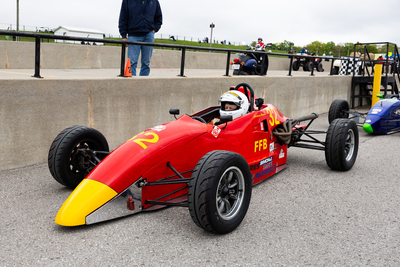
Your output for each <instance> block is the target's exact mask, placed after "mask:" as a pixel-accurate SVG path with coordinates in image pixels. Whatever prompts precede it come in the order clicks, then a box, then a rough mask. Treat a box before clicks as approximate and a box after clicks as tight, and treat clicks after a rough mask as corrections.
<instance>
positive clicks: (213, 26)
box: [210, 22, 215, 47]
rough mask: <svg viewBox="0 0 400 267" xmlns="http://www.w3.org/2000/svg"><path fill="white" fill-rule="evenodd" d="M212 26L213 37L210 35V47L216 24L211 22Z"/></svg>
mask: <svg viewBox="0 0 400 267" xmlns="http://www.w3.org/2000/svg"><path fill="white" fill-rule="evenodd" d="M210 28H211V37H210V47H211V43H212V32H213V29H214V28H215V24H214V23H212V22H211V24H210Z"/></svg>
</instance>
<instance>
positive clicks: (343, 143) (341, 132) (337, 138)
mask: <svg viewBox="0 0 400 267" xmlns="http://www.w3.org/2000/svg"><path fill="white" fill-rule="evenodd" d="M357 153H358V128H357V124H356V123H355V122H354V121H353V120H349V119H336V120H334V121H332V123H331V124H330V125H329V128H328V132H327V134H326V139H325V159H326V163H327V164H328V166H329V167H330V168H331V169H332V170H337V171H348V170H350V169H351V168H352V167H353V165H354V163H355V162H356V158H357Z"/></svg>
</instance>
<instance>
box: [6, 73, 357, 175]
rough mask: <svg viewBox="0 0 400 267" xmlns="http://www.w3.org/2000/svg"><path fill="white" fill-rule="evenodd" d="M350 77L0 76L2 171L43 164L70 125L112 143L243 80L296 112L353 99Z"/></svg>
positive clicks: (213, 100)
mask: <svg viewBox="0 0 400 267" xmlns="http://www.w3.org/2000/svg"><path fill="white" fill-rule="evenodd" d="M350 81H351V77H346V76H341V77H338V76H326V77H318V78H317V77H290V78H288V77H268V76H266V77H258V76H255V77H254V76H252V77H248V76H247V77H220V78H219V77H217V78H214V77H210V78H206V77H205V78H168V79H161V78H142V79H141V78H138V79H134V80H132V79H119V78H114V79H101V80H100V79H99V80H46V79H34V78H32V79H29V80H2V81H1V86H0V95H1V97H0V118H1V120H0V129H1V130H0V150H1V153H0V170H4V169H11V168H17V167H22V166H26V165H31V164H37V163H43V162H46V161H47V154H48V150H49V147H50V144H51V142H52V141H53V140H54V138H55V137H56V136H57V134H58V133H59V132H61V131H62V130H63V129H64V128H66V127H69V126H72V125H86V126H90V127H94V128H96V129H98V130H99V131H101V132H102V133H103V134H104V135H105V137H106V138H107V140H108V142H109V145H110V149H115V148H116V147H117V146H118V145H120V144H121V143H122V142H124V141H126V140H128V139H129V138H131V137H132V136H134V135H135V134H137V133H139V132H141V131H143V130H145V129H148V128H150V127H153V126H155V125H159V124H162V123H165V122H168V121H171V120H173V119H174V117H173V116H172V115H170V114H169V113H168V111H169V109H170V108H179V109H180V111H181V114H185V113H192V112H195V111H198V110H201V109H203V108H205V107H207V106H211V105H217V104H218V102H217V101H218V98H219V96H220V95H221V94H222V93H223V92H225V91H227V90H228V88H229V87H230V86H232V85H236V84H238V83H241V82H246V83H249V84H250V85H251V86H252V87H253V88H254V89H255V94H256V96H258V97H263V98H264V99H265V102H266V103H273V104H274V105H275V106H276V107H278V108H279V110H280V111H281V112H282V113H283V114H285V115H286V116H289V117H297V116H302V115H306V114H310V113H312V112H316V113H322V112H326V111H327V110H328V109H329V106H330V104H331V102H332V101H333V100H334V99H338V98H340V99H349V92H350Z"/></svg>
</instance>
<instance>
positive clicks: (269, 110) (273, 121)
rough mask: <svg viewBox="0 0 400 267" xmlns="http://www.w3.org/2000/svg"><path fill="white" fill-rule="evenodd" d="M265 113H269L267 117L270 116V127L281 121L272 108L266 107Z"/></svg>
mask: <svg viewBox="0 0 400 267" xmlns="http://www.w3.org/2000/svg"><path fill="white" fill-rule="evenodd" d="M266 111H267V114H269V117H270V118H271V120H269V121H268V123H269V125H270V126H271V127H274V126H275V125H278V124H280V123H281V122H280V121H279V120H278V115H277V114H276V111H275V109H273V108H267V109H266Z"/></svg>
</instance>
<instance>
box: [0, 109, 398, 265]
mask: <svg viewBox="0 0 400 267" xmlns="http://www.w3.org/2000/svg"><path fill="white" fill-rule="evenodd" d="M327 121H328V120H327V114H323V115H321V116H320V118H318V119H317V120H316V121H315V122H314V124H313V127H312V128H313V129H318V130H326V129H327V128H328V122H327ZM324 138H325V136H321V140H324ZM399 138H400V133H399V134H392V135H388V136H370V135H367V134H366V133H364V132H363V131H362V129H360V147H359V151H358V158H357V161H356V164H355V166H354V167H353V169H351V170H350V171H349V172H336V171H331V170H330V169H329V167H328V166H327V165H326V163H325V157H324V152H323V151H315V150H306V149H300V148H290V149H289V150H288V168H286V169H285V170H284V171H282V172H281V173H279V174H277V175H275V176H273V177H272V178H270V179H269V180H267V181H265V182H263V183H261V184H260V185H258V186H255V187H253V192H252V199H251V204H250V208H249V211H248V212H247V215H246V217H245V219H244V221H243V222H242V224H241V225H240V226H239V227H238V228H237V229H236V230H235V231H234V232H232V233H230V234H227V235H223V236H219V235H214V234H210V233H207V232H205V231H203V230H202V229H200V228H199V227H197V226H196V225H195V224H194V222H193V221H192V219H191V218H190V215H189V212H188V210H187V209H186V208H168V209H163V210H160V211H156V212H150V213H139V214H136V215H133V216H130V217H126V218H123V219H118V220H113V221H110V222H105V223H100V224H95V225H92V226H82V227H72V228H68V227H62V226H58V225H56V224H55V223H54V218H55V216H56V214H57V211H58V209H59V208H60V207H61V205H62V203H63V202H64V200H65V199H66V198H67V197H68V196H69V194H70V193H71V191H70V190H68V189H66V188H64V187H63V186H61V185H59V184H58V183H57V182H56V181H55V180H54V179H53V178H52V177H51V175H50V173H49V171H48V168H47V165H46V164H40V165H34V166H28V167H24V168H19V169H14V170H7V171H1V172H0V198H1V212H0V229H1V230H0V231H1V232H0V266H123V265H127V266H307V265H308V266H399V263H400V241H399V240H400V229H399V225H400V214H399V210H400V205H399V192H400V179H399V175H398V158H397V155H398V151H399V150H400V142H399Z"/></svg>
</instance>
